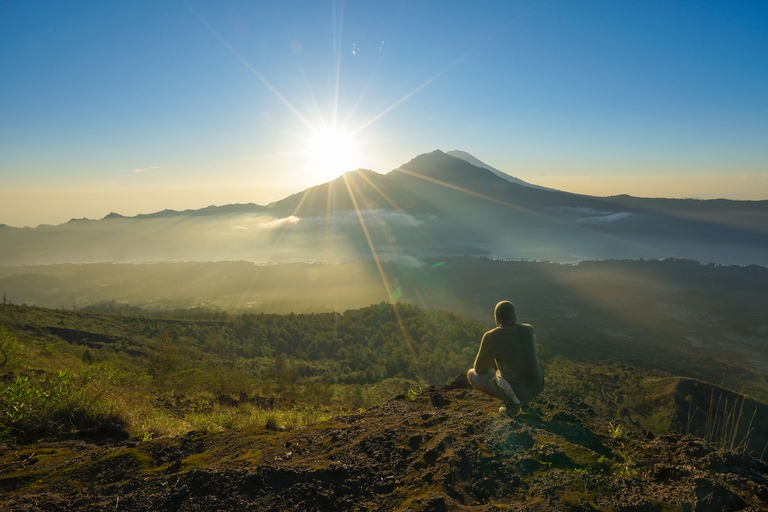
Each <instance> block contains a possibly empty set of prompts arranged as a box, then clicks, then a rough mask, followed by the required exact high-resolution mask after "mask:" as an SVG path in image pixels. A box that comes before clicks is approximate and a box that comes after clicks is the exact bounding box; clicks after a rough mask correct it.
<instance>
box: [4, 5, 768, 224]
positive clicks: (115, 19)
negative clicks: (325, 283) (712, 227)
mask: <svg viewBox="0 0 768 512" xmlns="http://www.w3.org/2000/svg"><path fill="white" fill-rule="evenodd" d="M334 120H335V124H336V128H337V129H338V131H339V132H342V133H347V134H348V135H350V136H351V135H352V134H354V137H353V142H354V143H355V144H356V146H355V151H354V154H351V155H348V156H349V158H347V159H343V160H339V161H337V162H335V164H336V165H344V166H351V168H355V167H365V168H370V169H373V170H375V171H377V172H381V173H386V172H388V171H390V170H391V169H393V168H395V167H397V166H398V165H400V164H402V163H405V162H407V161H408V160H410V159H411V158H413V157H414V156H416V155H417V154H419V153H424V152H428V151H432V150H434V149H442V150H444V151H448V150H451V149H462V150H465V151H468V152H470V153H472V154H473V155H474V156H476V157H477V158H479V159H481V160H483V161H485V162H487V163H488V164H490V165H492V166H494V167H496V168H498V169H501V170H503V171H505V172H508V173H509V174H512V175H514V176H517V177H519V178H521V179H524V180H526V181H529V182H532V183H536V184H540V185H545V186H548V187H554V188H559V189H563V190H569V191H574V192H579V193H591V194H596V195H609V194H618V193H627V194H632V195H637V196H665V197H702V198H709V197H728V198H735V199H768V4H766V3H765V2H739V3H738V4H737V5H731V4H730V3H725V2H674V1H671V2H670V1H665V2H661V1H659V2H609V1H603V2H565V1H562V2H561V1H545V2H516V1H503V2H475V3H469V2H449V1H440V2H419V1H412V2H410V1H409V2H364V1H360V2H346V3H342V2H332V1H322V2H298V1H297V2H278V1H275V2H266V1H264V2H240V1H226V2H203V1H200V0H189V1H188V2H186V3H185V2H179V1H167V2H166V1H146V2H142V1H135V2H53V1H48V2H44V1H25V2H5V3H3V4H1V5H0V185H1V186H0V223H6V224H10V225H36V224H39V223H60V222H64V221H66V220H68V219H69V218H72V217H84V216H85V217H90V218H99V217H102V216H104V215H106V214H107V213H109V212H110V211H117V212H119V213H123V214H126V215H134V214H137V213H147V212H151V211H157V210H161V209H164V208H176V209H183V208H199V207H202V206H206V205H209V204H226V203H234V202H249V201H250V202H256V203H260V204H265V203H268V202H270V201H273V200H277V199H280V198H282V197H284V196H285V195H287V194H289V193H293V192H297V191H300V190H303V189H304V188H306V187H307V186H310V185H314V184H317V183H320V182H323V181H327V180H329V179H332V178H333V177H335V176H337V175H340V174H342V173H343V172H345V171H347V170H351V168H339V169H338V170H336V169H335V168H322V166H321V165H319V164H318V163H317V160H318V159H319V158H322V157H323V156H318V155H317V154H316V153H313V152H311V151H309V149H308V148H310V146H311V144H312V140H313V133H315V132H316V131H317V130H319V129H321V128H322V127H323V126H333V125H334ZM325 156H327V155H325ZM313 159H314V160H313Z"/></svg>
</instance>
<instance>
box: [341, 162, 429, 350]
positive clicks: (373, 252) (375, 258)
mask: <svg viewBox="0 0 768 512" xmlns="http://www.w3.org/2000/svg"><path fill="white" fill-rule="evenodd" d="M347 176H348V174H344V175H342V179H343V180H344V185H345V186H346V187H347V193H349V198H350V199H351V200H352V205H353V206H354V208H355V213H357V219H358V220H359V221H360V227H361V228H362V229H363V234H364V235H365V240H366V241H367V242H368V247H369V248H370V250H371V255H372V256H373V261H374V262H375V263H376V268H377V269H378V271H379V276H381V282H382V284H383V285H384V291H385V292H386V294H387V297H388V299H389V302H390V304H392V309H393V311H394V312H395V316H396V317H397V323H398V324H399V325H400V330H401V331H402V332H403V338H404V341H405V343H406V345H407V346H408V349H409V351H410V352H411V355H412V356H414V357H415V355H416V352H415V351H414V349H413V345H412V344H411V337H410V335H409V334H408V331H407V330H406V328H405V324H404V323H403V319H402V317H401V316H400V310H399V309H398V308H397V299H396V298H395V296H394V295H393V293H392V287H391V286H390V284H389V281H388V280H387V276H386V273H385V272H384V267H383V266H382V264H381V260H380V259H379V255H378V253H377V252H376V248H375V247H374V245H373V240H372V239H371V235H370V233H369V232H368V227H367V226H366V224H365V219H363V215H362V213H361V212H360V207H359V206H358V204H357V199H356V198H355V194H354V192H353V191H352V186H351V185H350V184H349V179H348V177H347Z"/></svg>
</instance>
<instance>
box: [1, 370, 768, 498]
mask: <svg viewBox="0 0 768 512" xmlns="http://www.w3.org/2000/svg"><path fill="white" fill-rule="evenodd" d="M465 383H466V380H464V381H463V382H462V379H460V378H459V379H457V380H456V382H455V383H454V384H451V385H449V386H447V387H445V388H442V389H435V388H428V389H426V390H425V391H424V392H423V393H421V394H419V395H417V396H416V397H415V398H414V399H413V400H409V399H407V397H405V396H400V397H396V398H394V399H392V400H390V401H388V402H386V403H384V404H381V405H379V406H376V407H373V408H371V409H369V410H367V411H365V412H364V413H362V414H358V415H352V416H340V417H336V418H333V419H331V420H329V421H327V422H324V423H320V424H317V425H313V426H311V427H306V428H301V429H296V430H291V431H287V430H279V429H278V430H272V429H267V428H260V427H253V428H248V429H243V430H233V431H228V432H222V433H215V434H205V433H196V432H190V433H188V434H187V435H186V436H184V437H181V438H171V439H158V440H152V441H147V442H142V441H140V440H129V441H123V442H118V443H109V442H107V443H102V444H90V443H88V442H84V441H72V440H69V441H59V442H51V443H38V444H35V445H26V446H18V447H16V448H5V449H3V450H2V451H0V510H4V511H8V512H11V511H73V510H88V511H91V510H92V511H107V510H109V511H114V510H137V511H184V512H197V511H201V512H202V511H213V510H219V511H238V512H240V511H271V510H274V511H278V510H280V511H282V510H333V511H342V510H353V511H373V510H398V511H399V510H413V511H423V512H430V511H432V512H437V511H448V510H477V511H517V510H563V511H577V510H578V511H595V510H600V511H609V510H615V511H674V510H680V511H695V512H707V511H736V510H768V465H766V464H765V463H764V462H762V461H760V460H757V459H754V458H751V457H748V456H746V455H743V454H739V453H734V452H723V451H718V450H716V449H715V448H714V447H712V446H710V445H708V444H707V443H705V442H704V441H702V440H700V439H697V438H693V437H689V436H680V435H676V434H670V435H666V436H663V437H658V438H653V436H651V435H650V434H647V435H641V434H633V433H629V432H626V431H624V429H623V428H621V426H620V425H614V424H611V423H610V422H609V421H608V419H606V418H600V417H598V416H597V415H596V414H595V412H594V411H593V410H591V409H590V408H589V407H588V406H587V405H585V404H584V403H583V402H580V401H579V400H577V399H575V398H573V397H570V396H566V395H561V394H555V393H547V392H545V393H544V394H543V395H542V396H541V397H540V398H539V399H538V400H536V401H535V402H534V403H533V404H532V405H531V406H530V407H529V408H528V410H527V411H526V412H524V413H521V414H520V415H518V416H515V417H512V418H510V417H507V416H505V415H502V414H499V412H498V406H499V403H498V402H496V401H494V400H492V399H491V398H489V397H486V396H484V395H481V394H480V393H477V392H475V391H473V390H471V389H467V387H466V384H465Z"/></svg>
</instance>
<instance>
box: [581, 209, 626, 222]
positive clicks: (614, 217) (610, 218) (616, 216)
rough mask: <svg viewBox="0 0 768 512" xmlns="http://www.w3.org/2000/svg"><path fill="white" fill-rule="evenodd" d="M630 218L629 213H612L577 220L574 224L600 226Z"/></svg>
mask: <svg viewBox="0 0 768 512" xmlns="http://www.w3.org/2000/svg"><path fill="white" fill-rule="evenodd" d="M631 216H632V214H631V213H629V212H621V213H612V214H610V215H603V216H601V217H585V218H583V219H578V220H577V221H576V222H579V223H581V224H602V223H607V222H616V221H620V220H624V219H626V218H629V217H631Z"/></svg>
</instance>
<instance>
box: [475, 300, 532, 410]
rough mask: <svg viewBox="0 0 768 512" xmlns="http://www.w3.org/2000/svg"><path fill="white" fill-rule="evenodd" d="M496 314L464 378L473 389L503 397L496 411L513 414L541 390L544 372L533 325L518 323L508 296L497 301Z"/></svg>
mask: <svg viewBox="0 0 768 512" xmlns="http://www.w3.org/2000/svg"><path fill="white" fill-rule="evenodd" d="M495 316H496V326H497V327H496V328H495V329H492V330H490V331H488V332H486V333H485V334H484V335H483V339H482V341H481V342H480V350H479V351H478V352H477V357H476V358H475V367H474V368H471V369H470V370H469V371H468V372H467V379H468V380H469V383H470V384H472V387H474V388H475V389H478V390H480V391H482V392H483V393H486V394H488V395H491V396H493V397H496V398H500V399H501V400H503V401H504V405H502V406H501V407H500V408H499V412H501V413H506V414H508V415H512V414H515V413H517V412H519V410H520V407H521V406H524V405H527V404H528V403H529V402H530V401H531V400H533V399H534V398H536V397H537V396H538V394H539V393H541V390H542V389H544V376H543V375H542V373H541V367H540V366H539V360H538V358H537V357H536V335H535V334H534V333H533V327H531V326H530V325H528V324H518V323H517V314H516V313H515V306H514V305H513V304H512V303H511V302H509V301H507V300H505V301H502V302H499V303H498V304H496V311H495Z"/></svg>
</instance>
